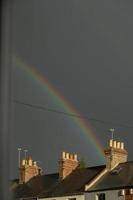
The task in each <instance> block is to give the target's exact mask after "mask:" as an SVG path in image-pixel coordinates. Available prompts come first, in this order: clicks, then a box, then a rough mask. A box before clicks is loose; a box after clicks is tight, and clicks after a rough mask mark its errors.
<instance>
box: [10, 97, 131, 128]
mask: <svg viewBox="0 0 133 200" xmlns="http://www.w3.org/2000/svg"><path fill="white" fill-rule="evenodd" d="M13 102H14V103H16V104H21V105H24V106H27V107H30V108H35V109H39V110H43V111H48V112H54V113H58V114H61V115H66V116H70V117H76V118H82V119H87V120H89V121H93V122H98V123H100V124H110V125H113V126H117V127H122V128H131V129H132V128H133V126H131V125H128V124H121V123H120V124H119V123H115V122H111V121H105V120H101V119H97V118H90V117H88V116H86V115H77V114H75V113H67V112H63V111H61V110H57V109H53V108H48V107H44V106H40V105H34V104H31V103H25V102H22V101H19V100H13Z"/></svg>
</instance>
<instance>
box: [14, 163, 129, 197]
mask: <svg viewBox="0 0 133 200" xmlns="http://www.w3.org/2000/svg"><path fill="white" fill-rule="evenodd" d="M105 167H106V166H105V165H102V166H96V167H89V168H77V169H75V170H74V171H73V172H72V173H71V174H70V175H69V176H67V177H66V178H65V179H63V180H62V181H59V178H58V177H59V174H49V175H41V176H36V177H34V178H32V179H31V180H30V181H28V182H27V183H25V184H18V185H17V186H16V187H15V188H14V187H13V188H14V189H13V193H14V197H15V198H20V197H21V198H22V197H32V196H34V197H35V196H38V197H58V196H67V195H74V194H81V193H84V192H93V191H102V190H112V189H118V188H131V187H133V161H130V162H126V163H121V164H119V165H118V166H117V167H116V168H115V169H113V170H112V171H111V172H107V173H106V174H105V175H104V176H103V177H101V178H100V179H99V180H98V181H97V182H96V183H95V184H94V185H93V186H92V187H91V188H90V189H89V190H88V191H85V185H86V184H88V183H89V182H90V181H91V180H93V179H94V178H95V177H96V176H97V175H98V174H100V172H102V171H103V169H105Z"/></svg>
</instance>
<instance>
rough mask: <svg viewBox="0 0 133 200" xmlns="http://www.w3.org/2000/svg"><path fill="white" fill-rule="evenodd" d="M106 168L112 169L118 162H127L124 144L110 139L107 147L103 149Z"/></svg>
mask: <svg viewBox="0 0 133 200" xmlns="http://www.w3.org/2000/svg"><path fill="white" fill-rule="evenodd" d="M104 153H105V157H106V161H107V168H108V169H109V170H112V169H113V168H114V167H116V166H117V165H118V164H119V163H123V162H127V157H128V153H127V151H126V150H125V149H124V144H123V143H120V142H116V141H113V140H110V145H109V148H107V149H105V150H104Z"/></svg>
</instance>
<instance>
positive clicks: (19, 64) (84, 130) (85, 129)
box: [14, 57, 105, 161]
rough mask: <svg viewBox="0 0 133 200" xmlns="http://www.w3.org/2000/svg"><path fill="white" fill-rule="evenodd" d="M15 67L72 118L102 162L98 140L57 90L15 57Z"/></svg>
mask: <svg viewBox="0 0 133 200" xmlns="http://www.w3.org/2000/svg"><path fill="white" fill-rule="evenodd" d="M14 63H15V67H17V68H19V69H20V70H21V71H23V72H25V73H26V74H28V75H29V76H30V78H32V79H33V80H34V81H35V82H37V83H39V84H40V85H41V86H43V88H44V89H45V90H46V91H47V92H48V94H50V95H51V97H52V100H53V101H54V102H56V103H57V104H58V105H60V106H61V107H62V108H63V109H64V110H65V112H66V113H68V114H70V115H71V116H72V120H73V123H75V124H76V126H77V127H78V128H80V131H81V134H84V135H85V136H86V138H87V140H89V143H90V144H91V145H92V146H93V147H94V149H95V151H96V153H97V155H98V157H99V158H100V160H102V161H105V160H104V153H103V147H102V145H101V144H100V142H99V140H98V138H97V137H96V135H95V133H94V131H93V129H92V127H91V126H90V125H88V121H86V120H85V119H84V118H82V117H76V116H81V114H80V113H79V111H78V110H76V108H75V107H74V106H73V105H72V104H71V103H70V102H69V101H68V100H67V99H66V98H65V97H64V96H63V95H62V94H61V93H60V92H59V91H58V90H57V88H56V87H55V86H54V85H53V84H52V83H51V82H50V81H49V80H48V79H47V78H46V77H44V75H42V74H41V73H40V72H39V71H38V70H37V68H36V67H34V66H32V65H31V64H27V63H25V62H24V61H23V60H22V59H21V58H20V57H15V59H14Z"/></svg>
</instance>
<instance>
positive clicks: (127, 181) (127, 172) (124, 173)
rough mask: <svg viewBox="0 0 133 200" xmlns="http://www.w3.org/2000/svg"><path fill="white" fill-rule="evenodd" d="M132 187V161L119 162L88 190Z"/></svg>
mask: <svg viewBox="0 0 133 200" xmlns="http://www.w3.org/2000/svg"><path fill="white" fill-rule="evenodd" d="M130 187H133V161H129V162H125V163H121V164H119V165H118V166H117V167H116V168H115V169H113V170H112V171H111V172H108V173H106V174H105V175H104V176H103V177H102V178H101V179H100V180H99V181H97V182H96V184H95V185H94V186H93V187H91V189H90V190H89V191H100V190H109V189H112V190H113V189H119V188H130Z"/></svg>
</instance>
